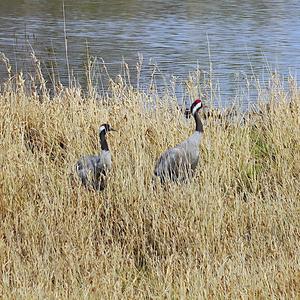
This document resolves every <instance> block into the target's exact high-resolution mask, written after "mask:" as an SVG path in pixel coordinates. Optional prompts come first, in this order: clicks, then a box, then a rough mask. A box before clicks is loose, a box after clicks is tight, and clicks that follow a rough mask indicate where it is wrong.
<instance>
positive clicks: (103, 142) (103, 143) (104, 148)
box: [99, 130, 109, 151]
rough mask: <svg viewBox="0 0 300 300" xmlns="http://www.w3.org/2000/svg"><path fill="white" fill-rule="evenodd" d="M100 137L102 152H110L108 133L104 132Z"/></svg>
mask: <svg viewBox="0 0 300 300" xmlns="http://www.w3.org/2000/svg"><path fill="white" fill-rule="evenodd" d="M99 136H100V147H101V150H102V151H109V148H108V144H107V140H106V132H105V130H102V131H101V132H100V133H99Z"/></svg>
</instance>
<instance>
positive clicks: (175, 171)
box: [154, 99, 203, 184]
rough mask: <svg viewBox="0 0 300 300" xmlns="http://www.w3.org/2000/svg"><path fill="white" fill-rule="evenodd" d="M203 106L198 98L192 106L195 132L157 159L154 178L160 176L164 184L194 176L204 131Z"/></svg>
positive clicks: (184, 180) (182, 180) (183, 180)
mask: <svg viewBox="0 0 300 300" xmlns="http://www.w3.org/2000/svg"><path fill="white" fill-rule="evenodd" d="M202 107H203V104H202V101H201V100H200V99H197V100H195V101H194V102H193V104H192V105H191V108H190V111H191V113H192V115H193V116H194V119H195V123H196V129H195V132H194V133H193V134H192V135H191V136H190V137H189V138H188V139H186V140H185V141H183V142H182V143H180V144H178V145H176V146H175V147H173V148H170V149H168V150H166V151H165V152H164V153H162V154H161V156H160V157H159V159H158V160H157V162H156V165H155V169H154V179H155V177H159V179H160V182H161V183H162V184H163V183H165V182H167V181H174V182H178V183H180V182H186V181H187V180H188V179H190V178H191V177H192V176H193V173H194V171H195V169H196V167H197V164H198V161H199V144H200V140H201V136H202V133H203V124H202V122H201V119H200V117H199V115H198V111H199V110H200V109H201V108H202Z"/></svg>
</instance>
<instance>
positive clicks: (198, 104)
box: [191, 99, 205, 115]
mask: <svg viewBox="0 0 300 300" xmlns="http://www.w3.org/2000/svg"><path fill="white" fill-rule="evenodd" d="M203 107H205V106H204V105H203V103H202V100H200V99H196V100H195V101H194V102H193V104H192V105H191V113H192V115H194V114H195V113H196V112H198V111H199V110H200V109H201V108H203Z"/></svg>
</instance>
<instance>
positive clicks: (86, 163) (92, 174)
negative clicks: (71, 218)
mask: <svg viewBox="0 0 300 300" xmlns="http://www.w3.org/2000/svg"><path fill="white" fill-rule="evenodd" d="M109 131H116V130H114V129H113V128H112V127H111V126H110V125H109V124H102V125H101V126H100V128H99V138H100V147H101V153H100V154H99V155H87V156H84V157H82V158H80V159H79V160H78V161H77V164H76V171H77V174H78V176H79V178H80V180H81V182H82V184H83V185H84V186H85V187H87V188H92V189H95V190H100V191H102V190H103V189H104V188H105V187H106V184H107V173H108V171H109V170H110V169H111V166H112V162H111V154H110V151H109V148H108V144H107V141H106V133H107V132H109Z"/></svg>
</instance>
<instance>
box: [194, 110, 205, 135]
mask: <svg viewBox="0 0 300 300" xmlns="http://www.w3.org/2000/svg"><path fill="white" fill-rule="evenodd" d="M194 119H195V123H196V131H197V132H200V133H203V124H202V121H201V119H200V116H199V114H198V112H195V113H194Z"/></svg>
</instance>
